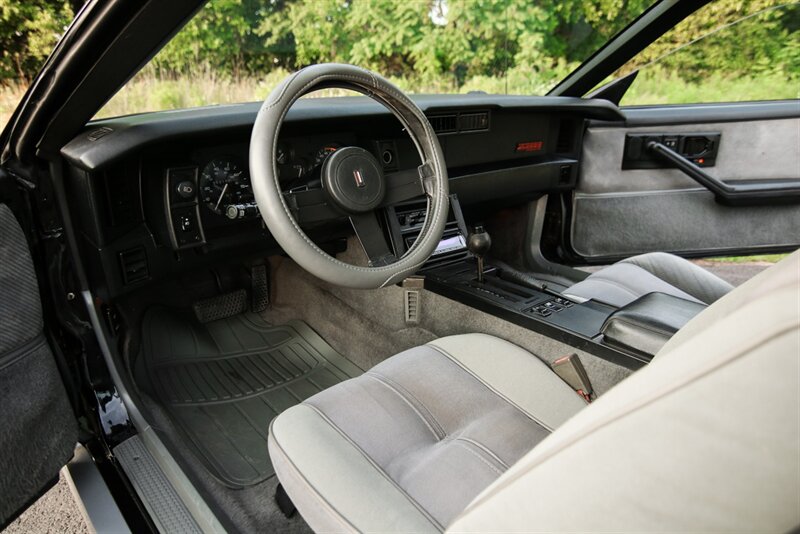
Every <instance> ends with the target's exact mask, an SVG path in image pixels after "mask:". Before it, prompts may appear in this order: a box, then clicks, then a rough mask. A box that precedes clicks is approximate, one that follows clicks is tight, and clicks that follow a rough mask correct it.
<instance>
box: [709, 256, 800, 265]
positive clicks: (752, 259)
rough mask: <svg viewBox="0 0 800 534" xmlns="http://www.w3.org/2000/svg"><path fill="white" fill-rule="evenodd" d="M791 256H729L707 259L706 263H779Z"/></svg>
mask: <svg viewBox="0 0 800 534" xmlns="http://www.w3.org/2000/svg"><path fill="white" fill-rule="evenodd" d="M788 255H789V254H756V255H754V256H728V257H723V258H705V261H713V262H717V263H778V262H779V261H781V260H782V259H783V258H785V257H786V256H788Z"/></svg>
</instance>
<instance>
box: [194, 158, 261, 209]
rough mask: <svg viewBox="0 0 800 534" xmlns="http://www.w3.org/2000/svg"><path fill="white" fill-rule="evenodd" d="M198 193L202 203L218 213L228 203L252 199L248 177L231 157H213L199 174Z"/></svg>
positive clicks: (244, 201)
mask: <svg viewBox="0 0 800 534" xmlns="http://www.w3.org/2000/svg"><path fill="white" fill-rule="evenodd" d="M200 195H201V198H202V200H203V203H204V204H205V205H206V206H207V207H208V209H210V210H211V211H213V212H214V213H216V214H218V215H222V214H223V213H225V208H226V207H227V206H228V205H230V204H242V203H246V202H251V201H252V200H253V191H252V188H251V187H250V177H249V176H247V173H246V172H245V171H244V170H242V168H241V167H239V165H238V164H237V163H236V162H234V161H233V160H231V159H223V158H220V159H213V160H211V161H209V162H208V164H206V166H205V167H203V172H202V173H201V174H200Z"/></svg>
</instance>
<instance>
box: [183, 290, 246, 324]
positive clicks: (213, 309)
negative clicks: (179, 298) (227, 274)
mask: <svg viewBox="0 0 800 534" xmlns="http://www.w3.org/2000/svg"><path fill="white" fill-rule="evenodd" d="M192 308H193V309H194V314H195V316H196V317H197V320H198V321H200V322H201V323H210V322H211V321H217V320H219V319H226V318H228V317H233V316H234V315H239V314H240V313H244V312H246V311H247V290H246V289H238V290H236V291H231V292H230V293H225V294H223V295H219V296H218V297H211V298H210V299H203V300H199V301H197V302H195V303H194V306H192Z"/></svg>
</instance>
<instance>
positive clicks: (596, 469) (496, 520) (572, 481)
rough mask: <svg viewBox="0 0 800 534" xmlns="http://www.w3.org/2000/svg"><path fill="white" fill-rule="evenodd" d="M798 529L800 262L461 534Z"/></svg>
mask: <svg viewBox="0 0 800 534" xmlns="http://www.w3.org/2000/svg"><path fill="white" fill-rule="evenodd" d="M798 525H800V251H798V252H795V253H794V254H792V255H791V256H790V257H788V258H786V259H784V260H783V261H782V262H780V263H779V264H778V265H775V266H773V267H772V268H770V269H768V270H767V271H765V272H763V273H761V274H760V275H758V276H756V277H755V278H753V279H752V280H750V281H748V282H747V283H745V284H744V285H742V286H741V287H739V288H737V289H736V290H734V291H732V292H731V293H729V294H728V295H726V296H725V297H723V298H721V299H720V300H718V301H717V302H716V303H714V304H713V305H712V306H710V307H709V308H708V309H707V310H705V311H703V312H702V313H701V314H699V315H698V316H697V317H695V318H694V319H693V320H692V321H691V322H690V323H688V324H687V325H686V326H685V327H684V328H683V329H681V331H680V332H678V334H676V335H675V336H674V338H673V339H672V340H671V341H670V342H669V343H668V344H667V345H665V346H664V348H663V349H662V350H661V351H660V352H659V354H658V355H657V357H656V358H655V359H654V361H653V362H652V363H651V364H649V365H648V366H647V367H646V368H644V369H642V370H640V371H638V372H636V373H634V374H633V375H632V376H631V377H630V378H628V379H626V380H625V381H623V382H622V383H620V384H619V385H617V386H616V387H615V388H613V389H612V390H611V391H609V392H608V393H607V394H605V395H604V396H603V397H601V398H600V399H598V400H597V401H596V402H594V403H593V404H592V405H590V406H589V407H587V408H586V409H584V410H582V411H581V412H579V413H578V414H577V415H576V416H575V417H573V418H572V419H570V420H569V421H567V422H566V423H565V424H564V425H563V426H561V427H560V428H558V429H557V430H556V431H555V432H554V433H553V434H551V435H550V436H549V437H548V438H547V439H545V440H544V441H542V442H541V443H540V444H539V445H538V446H536V447H535V448H534V449H533V450H532V451H531V452H529V453H528V454H527V455H526V456H524V457H523V458H522V459H521V460H520V461H519V462H517V463H516V464H515V465H514V466H512V467H511V468H510V469H509V470H508V471H507V472H506V473H505V474H504V475H503V476H502V477H500V478H499V479H498V480H497V481H496V482H495V483H494V484H492V485H491V486H490V487H489V488H487V489H486V490H485V491H484V492H483V493H481V494H480V495H479V496H478V497H477V498H476V499H475V500H474V501H473V502H472V503H471V504H470V506H469V507H467V509H466V510H465V511H464V513H463V514H461V516H460V517H459V518H458V519H457V520H456V521H455V522H454V523H453V524H452V525H451V527H450V528H449V529H448V530H450V531H477V530H481V531H486V530H493V531H521V530H525V531H531V530H535V531H567V530H568V531H598V530H604V531H647V530H660V531H665V530H669V531H678V530H694V531H698V530H703V531H708V530H722V531H742V530H748V531H783V532H785V531H788V530H790V529H793V528H795V527H797V526H798Z"/></svg>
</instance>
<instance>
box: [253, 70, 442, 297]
mask: <svg viewBox="0 0 800 534" xmlns="http://www.w3.org/2000/svg"><path fill="white" fill-rule="evenodd" d="M330 87H338V88H344V89H350V90H354V91H357V92H359V93H362V94H364V95H366V96H369V97H370V98H372V99H373V100H375V101H377V102H379V103H380V104H382V105H384V106H385V107H386V108H388V109H389V110H390V111H391V112H392V113H393V114H394V115H395V116H396V117H397V118H398V119H399V120H400V122H401V123H402V125H403V126H404V127H405V130H406V131H407V132H408V134H409V136H410V137H411V139H412V140H413V142H414V144H415V145H416V148H417V151H418V152H419V155H420V159H421V161H422V162H423V163H422V165H420V166H419V167H418V168H416V169H412V170H410V171H401V172H395V173H391V174H384V172H383V167H382V166H381V164H380V163H379V162H378V160H377V159H376V158H375V157H374V156H373V155H372V154H371V153H370V152H368V151H367V150H364V149H363V148H360V147H355V146H350V147H343V148H339V149H338V150H336V152H334V153H333V154H331V155H330V156H328V157H327V158H326V159H325V162H324V163H323V166H322V169H321V173H322V176H321V178H322V180H321V181H322V187H321V188H316V189H309V188H306V189H305V190H290V191H283V190H282V187H281V184H280V182H279V180H278V168H277V164H276V161H275V154H276V147H277V144H278V134H279V132H280V129H281V125H282V124H283V120H284V118H285V117H286V113H287V112H288V111H289V108H290V107H291V106H292V104H294V103H295V102H296V101H297V100H298V99H299V98H300V97H301V96H303V95H304V94H306V93H308V92H310V91H313V90H317V89H321V88H330ZM250 179H251V182H252V185H253V192H254V194H255V199H256V203H257V204H258V208H259V211H260V212H261V217H262V218H263V219H264V222H265V223H266V225H267V228H268V229H269V231H270V232H271V233H272V236H273V237H274V238H275V240H276V241H277V242H278V244H279V245H280V246H281V247H282V248H283V250H284V251H286V253H287V254H288V255H289V256H291V257H292V259H294V260H295V261H296V262H297V263H298V264H299V265H300V266H301V267H303V268H304V269H306V270H307V271H309V272H310V273H311V274H313V275H315V276H317V277H318V278H320V279H322V280H325V281H327V282H330V283H331V284H335V285H339V286H345V287H352V288H357V289H373V288H378V287H384V286H388V285H391V284H394V283H396V282H398V281H400V280H402V279H403V278H405V277H406V276H408V275H410V274H412V273H414V272H415V271H416V270H417V269H419V267H421V266H422V265H423V264H424V263H425V262H426V261H427V260H428V258H430V256H431V254H433V251H434V250H435V249H436V246H437V244H438V243H439V241H440V240H441V238H442V234H443V232H444V227H445V223H446V222H447V212H448V182H447V168H446V166H445V161H444V156H443V155H442V149H441V147H440V146H439V141H438V139H437V138H436V134H435V133H434V131H433V128H431V125H430V123H429V122H428V119H427V118H426V117H425V115H424V114H423V113H422V111H421V110H420V109H419V108H418V107H417V106H416V104H414V103H413V102H412V101H411V100H410V99H409V98H408V97H407V96H406V95H405V94H403V92H402V91H400V89H398V88H397V87H395V86H394V85H392V84H391V83H390V82H389V81H387V80H386V79H384V78H382V77H381V76H379V75H377V74H375V73H373V72H371V71H368V70H366V69H362V68H360V67H356V66H353V65H340V64H333V63H331V64H320V65H313V66H310V67H306V68H304V69H301V70H299V71H298V72H296V73H294V74H292V75H291V76H289V77H288V78H286V79H285V80H284V81H283V82H281V84H280V85H278V87H276V88H275V89H274V90H273V91H272V93H271V94H270V95H269V97H268V98H267V99H266V100H265V101H264V104H263V105H262V106H261V109H260V110H259V112H258V116H257V117H256V121H255V124H254V126H253V133H252V136H251V139H250ZM423 194H424V195H425V196H426V199H427V210H426V214H425V222H424V223H423V225H422V230H421V231H420V234H419V236H418V237H417V239H416V240H415V241H414V243H413V245H412V246H411V248H409V249H408V251H406V253H405V254H403V255H402V257H400V258H396V257H395V256H394V254H393V253H392V252H391V247H390V246H389V244H388V243H387V241H386V238H385V237H384V234H383V231H382V230H381V227H380V224H379V222H378V221H379V217H378V215H379V214H378V212H377V210H380V209H382V208H385V207H386V206H391V205H393V204H396V203H398V202H401V201H404V200H409V199H411V198H415V197H419V196H421V195H423ZM344 218H349V219H350V222H351V223H352V225H353V229H354V230H355V233H356V236H357V237H358V240H359V242H360V243H361V246H362V247H363V249H364V252H365V253H366V255H367V257H368V258H369V266H368V267H362V266H358V265H352V264H349V263H345V262H343V261H340V260H338V259H336V258H334V257H332V256H330V255H328V254H326V253H325V252H324V251H323V250H322V249H320V248H319V247H318V246H317V245H316V244H314V242H313V241H311V239H309V237H308V236H307V235H306V234H305V232H303V230H302V229H301V225H303V224H311V223H314V224H319V223H323V222H326V221H335V220H342V219H344Z"/></svg>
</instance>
